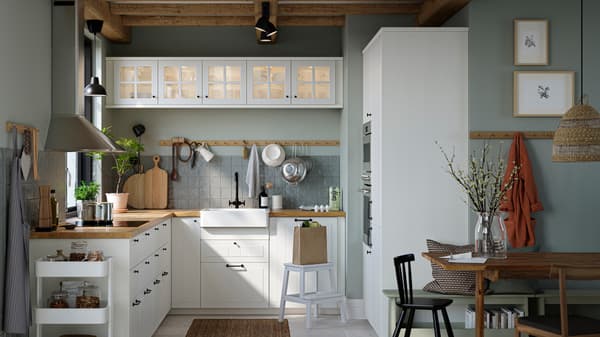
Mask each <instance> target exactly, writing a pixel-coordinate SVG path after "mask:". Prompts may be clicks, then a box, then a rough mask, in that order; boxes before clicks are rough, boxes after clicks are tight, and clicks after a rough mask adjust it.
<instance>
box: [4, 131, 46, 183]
mask: <svg viewBox="0 0 600 337" xmlns="http://www.w3.org/2000/svg"><path fill="white" fill-rule="evenodd" d="M13 129H17V132H18V133H21V134H23V133H25V131H29V132H30V133H31V164H32V167H33V179H35V180H38V179H40V176H39V172H38V138H39V133H40V130H38V129H37V128H34V127H31V126H27V125H24V124H18V123H13V122H6V131H7V132H11V131H12V130H13Z"/></svg>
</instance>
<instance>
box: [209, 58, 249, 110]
mask: <svg viewBox="0 0 600 337" xmlns="http://www.w3.org/2000/svg"><path fill="white" fill-rule="evenodd" d="M202 68H203V77H204V81H203V83H204V88H203V96H204V97H203V101H204V103H205V104H246V62H244V61H204V62H203V67H202Z"/></svg>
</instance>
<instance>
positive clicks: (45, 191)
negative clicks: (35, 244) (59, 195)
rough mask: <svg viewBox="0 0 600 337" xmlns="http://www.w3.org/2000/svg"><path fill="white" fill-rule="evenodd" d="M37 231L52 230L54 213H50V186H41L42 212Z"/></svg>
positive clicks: (40, 212)
mask: <svg viewBox="0 0 600 337" xmlns="http://www.w3.org/2000/svg"><path fill="white" fill-rule="evenodd" d="M36 230H38V231H49V230H52V212H51V211H50V186H49V185H40V211H39V215H38V225H37V228H36Z"/></svg>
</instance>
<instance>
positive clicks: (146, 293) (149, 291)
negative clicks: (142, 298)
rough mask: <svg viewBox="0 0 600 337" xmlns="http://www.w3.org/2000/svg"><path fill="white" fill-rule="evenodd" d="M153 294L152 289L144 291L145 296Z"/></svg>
mask: <svg viewBox="0 0 600 337" xmlns="http://www.w3.org/2000/svg"><path fill="white" fill-rule="evenodd" d="M151 292H152V290H151V289H146V290H144V295H148V294H150V293H151Z"/></svg>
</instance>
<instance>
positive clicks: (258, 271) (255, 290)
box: [201, 262, 269, 308]
mask: <svg viewBox="0 0 600 337" xmlns="http://www.w3.org/2000/svg"><path fill="white" fill-rule="evenodd" d="M201 274H202V282H201V283H202V307H203V308H266V307H267V306H268V303H269V264H268V263H267V262H259V263H257V262H243V263H227V262H211V263H202V273H201Z"/></svg>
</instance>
